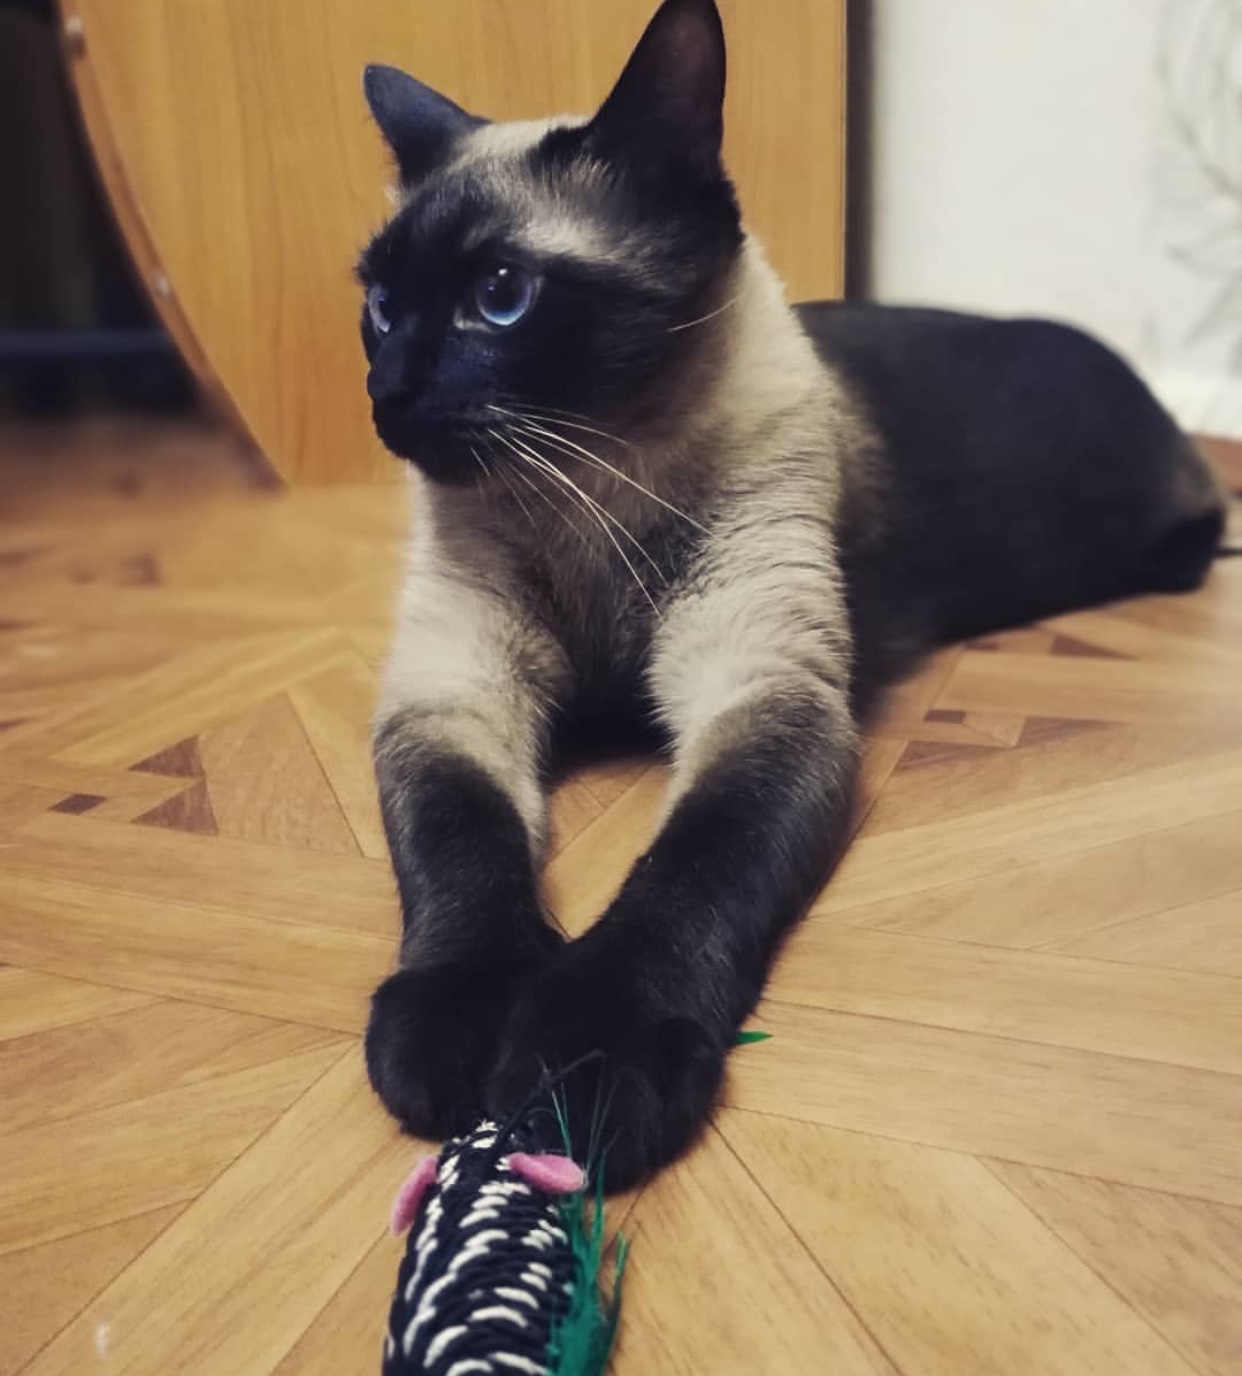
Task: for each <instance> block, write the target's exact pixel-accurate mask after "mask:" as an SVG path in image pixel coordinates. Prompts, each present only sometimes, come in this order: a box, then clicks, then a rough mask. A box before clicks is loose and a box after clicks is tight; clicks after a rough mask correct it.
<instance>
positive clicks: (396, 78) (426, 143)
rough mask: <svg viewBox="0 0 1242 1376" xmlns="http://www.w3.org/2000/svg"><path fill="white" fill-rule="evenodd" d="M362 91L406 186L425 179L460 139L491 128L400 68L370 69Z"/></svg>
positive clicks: (365, 74) (377, 67)
mask: <svg viewBox="0 0 1242 1376" xmlns="http://www.w3.org/2000/svg"><path fill="white" fill-rule="evenodd" d="M362 89H363V91H364V93H365V94H366V98H367V104H368V105H369V106H370V107H371V114H372V115H373V116H374V118H375V122H376V124H378V125H379V130H380V133H381V134H383V136H384V138H385V140H386V141H387V143H388V146H389V148H391V149H392V151H393V153H394V154H395V155H396V159H397V167H398V169H399V170H400V172H401V180H402V181H403V182H416V181H418V180H419V179H420V178H422V177H425V176H426V175H427V173H428V172H429V171H430V170H431V169H432V168H433V167H434V166H435V165H436V164H437V163H438V162H441V161H442V160H443V158H444V156H445V154H447V153H448V151H449V149H450V148H451V147H452V146H453V144H454V143H456V141H457V140H458V139H459V138H461V137H462V136H463V135H465V134H468V133H469V132H470V131H471V130H472V129H477V128H478V127H479V126H480V125H482V124H486V123H487V121H486V120H483V119H479V118H478V116H477V115H471V114H467V113H466V111H465V110H463V109H462V108H461V106H460V105H454V104H453V102H452V101H451V100H449V98H448V97H447V96H442V95H440V94H439V92H437V91H433V90H432V89H431V87H430V86H424V85H423V83H422V82H421V81H415V80H414V78H413V77H412V76H407V75H406V74H405V73H404V72H402V71H398V69H397V68H396V67H381V66H375V65H373V66H370V67H368V68H367V69H366V71H365V72H364V73H363V76H362Z"/></svg>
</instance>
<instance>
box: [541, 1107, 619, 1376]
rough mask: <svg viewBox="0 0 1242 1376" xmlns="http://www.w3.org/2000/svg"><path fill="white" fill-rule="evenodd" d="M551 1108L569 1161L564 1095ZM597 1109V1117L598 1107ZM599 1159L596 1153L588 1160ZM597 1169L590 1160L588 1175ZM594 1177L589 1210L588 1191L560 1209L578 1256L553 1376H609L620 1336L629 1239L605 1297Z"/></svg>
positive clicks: (600, 1193)
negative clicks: (595, 1156)
mask: <svg viewBox="0 0 1242 1376" xmlns="http://www.w3.org/2000/svg"><path fill="white" fill-rule="evenodd" d="M552 1104H553V1109H554V1111H555V1113H556V1120H557V1124H558V1126H559V1127H560V1130H561V1137H562V1139H563V1140H564V1143H565V1152H566V1154H567V1155H569V1154H571V1153H570V1140H569V1124H568V1122H567V1121H566V1118H565V1108H564V1104H563V1102H562V1099H561V1095H559V1094H555V1095H553V1100H552ZM596 1107H597V1111H598V1108H599V1106H598V1105H597V1106H596ZM593 1127H598V1124H593ZM591 1136H592V1139H593V1141H594V1140H595V1139H596V1133H595V1132H594V1131H593V1132H592V1134H591ZM594 1154H595V1152H594V1147H592V1148H591V1149H590V1150H589V1152H588V1155H590V1156H594ZM593 1164H594V1163H593V1162H592V1161H589V1160H588V1162H587V1169H588V1171H590V1170H591V1169H592V1166H593ZM595 1175H596V1185H595V1193H594V1199H593V1201H592V1203H591V1205H590V1206H589V1207H588V1205H587V1192H586V1191H585V1190H580V1191H578V1193H577V1194H573V1195H570V1196H569V1197H568V1198H566V1199H565V1200H563V1201H562V1203H561V1222H562V1224H563V1226H564V1228H565V1232H566V1233H567V1234H568V1236H569V1247H570V1250H571V1251H572V1253H573V1256H574V1262H575V1279H574V1289H573V1294H572V1295H571V1296H570V1300H569V1309H568V1310H567V1312H566V1313H565V1316H564V1317H563V1318H562V1319H561V1321H560V1323H558V1324H557V1325H556V1327H555V1328H554V1329H553V1330H552V1336H551V1338H550V1340H549V1343H548V1376H604V1372H605V1371H606V1370H607V1368H608V1359H609V1357H610V1356H611V1355H612V1345H613V1342H614V1340H615V1339H616V1336H617V1324H618V1322H619V1321H620V1318H621V1283H622V1279H623V1278H624V1275H625V1263H626V1259H627V1257H628V1256H629V1251H630V1244H629V1240H628V1239H627V1238H624V1237H620V1236H618V1238H617V1259H616V1262H615V1264H614V1267H613V1274H612V1286H611V1289H610V1293H609V1294H608V1296H607V1297H605V1296H604V1294H603V1291H602V1289H601V1282H600V1273H601V1271H602V1269H603V1259H604V1177H603V1172H602V1171H596V1172H595Z"/></svg>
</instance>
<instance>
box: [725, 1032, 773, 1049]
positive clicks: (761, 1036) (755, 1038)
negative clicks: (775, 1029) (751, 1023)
mask: <svg viewBox="0 0 1242 1376" xmlns="http://www.w3.org/2000/svg"><path fill="white" fill-rule="evenodd" d="M771 1036H772V1034H771V1032H739V1033H738V1034H737V1036H736V1037H735V1038H734V1039H733V1045H734V1046H750V1044H751V1043H752V1042H766V1041H768V1040H769V1039H770V1037H771Z"/></svg>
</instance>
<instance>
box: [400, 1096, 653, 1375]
mask: <svg viewBox="0 0 1242 1376" xmlns="http://www.w3.org/2000/svg"><path fill="white" fill-rule="evenodd" d="M524 1137H525V1133H524V1132H523V1130H522V1129H520V1128H519V1127H518V1126H517V1125H516V1124H510V1125H507V1126H501V1125H498V1124H496V1123H493V1122H487V1121H485V1122H482V1123H480V1124H479V1125H478V1126H477V1127H476V1128H475V1129H474V1130H473V1131H472V1132H469V1133H467V1134H465V1135H464V1136H462V1137H456V1138H453V1139H452V1140H451V1141H449V1142H448V1143H446V1145H445V1146H444V1148H443V1150H442V1151H441V1152H440V1155H439V1157H438V1158H437V1157H434V1156H428V1157H426V1158H424V1159H423V1160H422V1161H421V1162H419V1164H418V1165H417V1166H416V1167H415V1169H414V1171H413V1172H412V1174H411V1175H410V1177H409V1179H408V1180H407V1181H406V1182H405V1184H404V1185H403V1186H402V1188H401V1191H400V1193H399V1194H398V1195H397V1198H396V1201H395V1203H394V1205H393V1216H392V1228H393V1231H394V1233H397V1234H398V1235H399V1234H401V1233H403V1232H405V1231H406V1230H407V1229H408V1230H409V1237H408V1239H407V1242H406V1251H405V1257H404V1259H403V1261H402V1263H401V1268H400V1271H399V1272H398V1275H397V1288H396V1293H395V1295H394V1297H393V1302H392V1308H391V1310H390V1312H389V1318H388V1335H387V1338H386V1340H385V1344H384V1363H383V1376H412V1373H414V1372H419V1373H423V1376H514V1373H517V1376H601V1374H602V1373H603V1371H604V1369H605V1367H606V1366H607V1365H608V1357H609V1354H610V1352H611V1350H612V1342H613V1337H614V1335H615V1332H616V1327H617V1319H618V1310H619V1305H620V1294H621V1288H620V1283H621V1276H622V1273H623V1271H624V1267H625V1251H626V1244H625V1243H624V1241H622V1242H621V1243H620V1244H619V1246H618V1252H617V1263H616V1272H615V1276H614V1280H613V1285H612V1294H611V1297H610V1298H608V1299H605V1298H604V1297H603V1296H602V1295H601V1293H600V1287H599V1271H600V1262H601V1258H602V1254H603V1226H604V1210H603V1191H602V1188H597V1189H596V1191H595V1193H594V1197H593V1200H592V1201H591V1202H590V1203H589V1204H588V1200H587V1178H586V1172H585V1171H583V1169H582V1168H581V1167H580V1166H578V1165H577V1164H576V1163H575V1162H573V1161H572V1160H570V1158H569V1157H568V1156H557V1155H552V1154H548V1153H540V1154H534V1155H532V1154H530V1153H528V1152H526V1151H524V1150H522V1146H523V1139H524Z"/></svg>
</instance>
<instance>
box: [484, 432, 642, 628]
mask: <svg viewBox="0 0 1242 1376" xmlns="http://www.w3.org/2000/svg"><path fill="white" fill-rule="evenodd" d="M498 437H499V438H500V439H501V441H502V442H503V443H505V444H507V445H508V446H509V447H510V448H511V449H512V450H513V452H514V453H515V454H517V455H519V457H521V458H524V459H525V460H526V461H527V462H528V463H530V464H531V465H532V466H533V467H535V468H536V469H538V471H539V472H541V473H544V474H546V475H547V476H548V477H549V478H551V479H552V480H553V481H554V482H557V483H559V484H560V485H561V486H562V488H564V490H565V491H566V492H568V493H570V494H572V495H573V496H574V497H576V498H577V499H578V500H579V501H580V502H581V504H582V509H583V510H584V511H586V512H587V514H588V515H590V516H591V517H592V518H593V519H594V521H595V523H596V524H597V525H598V526H599V528H600V530H601V531H603V533H604V534H605V536H607V538H608V540H609V542H610V543H611V544H612V547H613V549H615V550H616V551H617V554H618V555H620V557H621V561H622V562H623V563H624V564H625V567H626V568H627V569H628V570H629V571H630V576H631V577H632V578H633V580H634V583H635V586H636V587H637V588H638V590H639V592H641V593H642V595H643V596H644V597H645V598H646V599H647V602H648V604H649V606H650V607H651V610H652V611H653V612H654V613H655V614H656V616H657V617H659V616H660V609H659V607H657V606H656V604H655V599H654V598H653V597H652V596H651V594H650V592H648V591H647V585H646V584H645V583H644V582H643V580H642V577H641V576H640V574H639V572H638V570H637V569H636V568H635V567H634V564H633V561H632V560H631V559H630V557H629V555H628V554H626V552H625V550H624V549H623V548H622V545H621V542H620V541H619V540H618V539H617V537H616V536H615V535H614V534H613V533H612V531H611V530H610V529H609V528H608V525H607V524H605V521H610V522H611V523H612V524H613V525H615V526H616V527H617V529H618V530H620V531H621V533H622V534H623V535H624V536H625V537H626V538H627V539H628V540H630V541H631V542H632V543H633V544H634V545H635V547H636V548H637V549H638V550H639V552H640V553H641V554H642V555H643V557H644V558H645V559H646V560H647V562H648V563H649V564H651V566H652V568H654V569H655V570H656V572H657V573H658V572H659V566H658V565H657V564H656V562H655V560H654V559H652V557H651V556H650V555H649V554H648V553H647V551H646V550H645V549H643V547H642V545H641V544H639V543H638V541H637V540H636V539H635V538H634V536H633V535H632V534H631V533H630V532H629V531H628V530H626V528H625V527H624V526H623V525H622V524H621V523H620V521H618V520H617V519H616V517H615V516H613V515H612V513H611V512H610V511H607V510H606V509H605V508H604V507H602V506H600V504H599V503H598V502H597V501H595V499H594V498H593V497H591V496H590V495H589V494H588V493H586V492H584V491H583V490H582V489H581V488H580V487H579V486H578V484H577V483H575V482H574V480H573V479H572V478H570V477H569V476H568V474H565V473H562V472H561V470H560V469H559V468H557V466H556V465H555V464H554V463H552V462H551V460H550V459H547V458H545V457H544V456H543V455H542V454H540V453H538V452H537V451H536V450H534V449H532V448H531V447H530V446H529V445H528V444H524V443H523V442H522V441H521V440H518V439H515V437H514V436H512V435H508V434H505V433H504V432H503V431H501V432H498Z"/></svg>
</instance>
